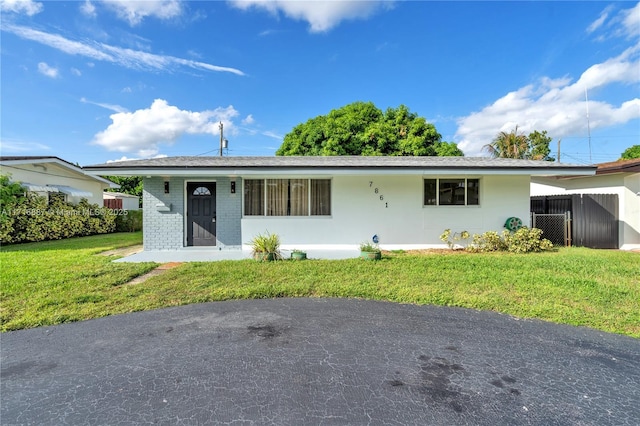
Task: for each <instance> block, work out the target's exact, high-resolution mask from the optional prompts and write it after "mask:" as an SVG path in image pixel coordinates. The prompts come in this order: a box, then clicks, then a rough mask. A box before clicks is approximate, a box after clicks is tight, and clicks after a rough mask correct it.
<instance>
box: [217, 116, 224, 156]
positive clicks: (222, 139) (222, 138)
mask: <svg viewBox="0 0 640 426" xmlns="http://www.w3.org/2000/svg"><path fill="white" fill-rule="evenodd" d="M222 127H223V126H222V121H221V122H220V125H219V126H218V128H219V129H220V157H222V144H223V141H224V136H223V134H222Z"/></svg>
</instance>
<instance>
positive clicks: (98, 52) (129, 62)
mask: <svg viewBox="0 0 640 426" xmlns="http://www.w3.org/2000/svg"><path fill="white" fill-rule="evenodd" d="M2 31H7V32H10V33H12V34H15V35H17V36H18V37H21V38H23V39H27V40H32V41H35V42H38V43H41V44H44V45H46V46H49V47H52V48H54V49H57V50H60V51H62V52H65V53H67V54H69V55H79V56H85V57H88V58H90V59H94V60H98V61H105V62H111V63H114V64H117V65H120V66H123V67H125V68H130V69H136V70H143V71H145V70H156V71H172V70H174V69H175V68H177V67H188V68H193V69H196V70H203V71H216V72H230V73H233V74H236V75H244V73H243V72H242V71H240V70H238V69H235V68H229V67H221V66H218V65H211V64H207V63H205V62H199V61H193V60H189V59H182V58H176V57H174V56H167V55H156V54H153V53H148V52H142V51H139V50H133V49H126V48H121V47H116V46H110V45H108V44H104V43H97V42H95V41H74V40H69V39H67V38H65V37H63V36H61V35H58V34H49V33H45V32H43V31H39V30H35V29H32V28H28V27H23V26H18V25H12V24H6V25H3V26H2Z"/></svg>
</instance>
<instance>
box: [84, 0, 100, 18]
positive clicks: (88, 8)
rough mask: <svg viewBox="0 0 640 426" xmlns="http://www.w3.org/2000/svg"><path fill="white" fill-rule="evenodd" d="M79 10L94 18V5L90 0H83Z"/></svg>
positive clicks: (95, 14)
mask: <svg viewBox="0 0 640 426" xmlns="http://www.w3.org/2000/svg"><path fill="white" fill-rule="evenodd" d="M80 11H81V12H82V13H83V14H84V15H85V16H88V17H90V18H95V17H96V16H97V13H96V7H95V6H94V5H93V3H91V1H90V0H85V2H84V3H82V5H81V6H80Z"/></svg>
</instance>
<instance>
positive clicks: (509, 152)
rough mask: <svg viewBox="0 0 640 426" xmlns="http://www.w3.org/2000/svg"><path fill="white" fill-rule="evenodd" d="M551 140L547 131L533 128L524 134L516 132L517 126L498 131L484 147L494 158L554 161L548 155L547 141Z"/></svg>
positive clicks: (549, 150) (549, 151)
mask: <svg viewBox="0 0 640 426" xmlns="http://www.w3.org/2000/svg"><path fill="white" fill-rule="evenodd" d="M552 140H553V138H552V137H550V136H548V135H547V131H546V130H543V131H542V132H539V131H537V130H534V131H533V132H531V133H529V135H528V136H527V135H525V134H524V133H519V132H518V126H516V128H515V129H513V130H512V131H510V132H500V133H498V134H497V135H496V137H495V138H493V141H491V143H489V144H487V145H485V146H484V149H485V150H486V151H487V152H488V153H489V154H490V155H491V156H492V157H494V158H518V159H528V160H544V161H554V160H555V159H554V158H553V157H550V156H549V154H550V153H551V149H550V148H549V143H551V141H552Z"/></svg>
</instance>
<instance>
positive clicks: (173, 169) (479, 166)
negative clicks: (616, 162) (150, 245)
mask: <svg viewBox="0 0 640 426" xmlns="http://www.w3.org/2000/svg"><path fill="white" fill-rule="evenodd" d="M84 170H85V171H86V172H88V173H90V174H99V175H136V174H137V175H140V174H144V175H162V176H168V175H174V176H176V175H194V174H202V173H203V172H204V173H207V174H209V173H222V174H238V175H241V174H258V173H267V174H271V173H282V172H294V173H309V174H317V173H319V172H322V171H324V172H330V173H340V172H352V173H362V172H370V173H377V172H383V173H384V174H416V173H418V174H420V173H424V174H430V173H447V174H453V173H473V172H475V173H478V174H518V175H532V174H535V175H578V174H594V173H595V170H596V167H595V166H584V165H575V164H560V163H554V162H548V161H535V160H516V159H509V158H487V157H385V156H376V157H367V156H322V157H321V156H304V157H302V156H282V157H275V156H274V157H164V158H152V159H147V160H130V161H119V162H111V163H105V164H96V165H91V166H86V167H84Z"/></svg>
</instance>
